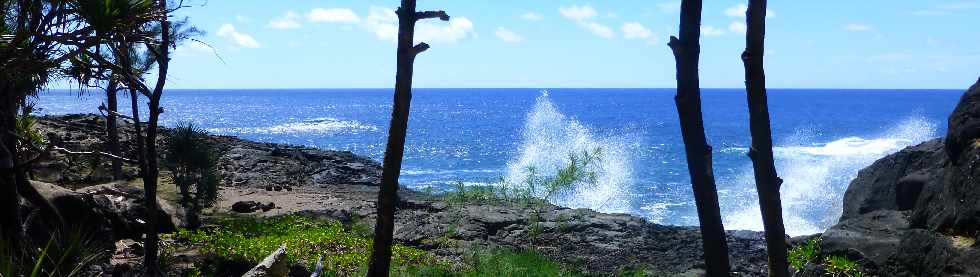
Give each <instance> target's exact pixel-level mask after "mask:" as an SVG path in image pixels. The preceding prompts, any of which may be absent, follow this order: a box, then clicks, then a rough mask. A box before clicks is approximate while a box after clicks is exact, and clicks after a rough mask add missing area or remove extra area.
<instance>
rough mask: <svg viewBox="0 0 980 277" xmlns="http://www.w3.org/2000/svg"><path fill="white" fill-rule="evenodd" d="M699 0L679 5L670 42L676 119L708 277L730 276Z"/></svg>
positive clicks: (685, 0)
mask: <svg viewBox="0 0 980 277" xmlns="http://www.w3.org/2000/svg"><path fill="white" fill-rule="evenodd" d="M700 26H701V0H684V1H683V2H682V3H681V23H680V39H678V38H677V37H671V38H670V44H669V45H670V48H671V49H672V50H673V53H674V58H675V60H676V62H677V96H676V97H674V101H675V102H676V104H677V115H678V117H679V118H680V124H681V135H682V136H683V139H684V147H685V148H684V150H685V151H686V153H687V168H688V173H689V174H690V175H691V184H692V186H693V188H694V199H695V201H696V203H697V210H698V220H699V221H700V224H701V242H702V243H703V246H704V260H705V265H706V267H707V268H706V270H707V273H708V276H729V262H728V243H727V241H726V240H725V228H724V226H723V225H722V222H721V212H720V211H719V207H718V192H717V191H716V188H715V177H714V173H713V172H712V167H711V146H710V145H708V141H707V138H706V137H705V135H704V122H703V119H702V116H701V91H700V87H699V84H698V82H699V81H698V59H699V55H700V52H701V45H700V43H699V41H698V40H699V39H700V36H701V30H700Z"/></svg>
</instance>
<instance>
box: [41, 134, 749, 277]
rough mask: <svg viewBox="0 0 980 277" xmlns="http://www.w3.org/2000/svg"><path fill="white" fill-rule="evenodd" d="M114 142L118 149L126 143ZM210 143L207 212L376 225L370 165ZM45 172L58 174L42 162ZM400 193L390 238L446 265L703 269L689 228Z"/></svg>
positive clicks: (91, 179)
mask: <svg viewBox="0 0 980 277" xmlns="http://www.w3.org/2000/svg"><path fill="white" fill-rule="evenodd" d="M100 120H101V117H100V116H98V115H64V116H44V117H39V118H38V126H39V129H40V130H42V133H52V134H55V135H60V136H62V137H65V138H68V139H69V140H65V141H64V143H65V144H66V145H71V146H73V147H75V148H76V150H84V151H91V150H95V149H96V148H97V147H99V143H101V142H99V141H96V140H95V138H98V135H99V134H100V132H101V125H99V123H100V122H101V121H100ZM129 124H131V122H129V123H123V125H124V126H122V127H121V130H124V132H123V133H124V134H128V131H127V130H128V126H130V125H129ZM69 130H70V132H69ZM122 137H123V141H124V142H123V145H126V144H125V140H126V139H127V138H128V136H126V135H123V136H122ZM211 140H212V142H214V143H215V146H216V148H217V149H218V152H219V158H218V161H219V162H218V167H219V174H220V175H221V177H222V186H221V188H220V190H219V192H220V195H221V197H220V200H219V202H218V203H217V205H216V206H215V207H214V208H213V209H211V211H210V213H212V214H221V213H231V207H232V206H233V205H234V204H235V203H238V202H241V201H255V202H257V203H263V204H264V203H270V202H271V203H274V204H275V208H273V209H270V210H268V211H256V212H253V213H249V214H248V216H254V217H273V216H280V215H287V214H299V215H306V216H310V217H316V218H322V219H331V220H338V221H340V222H343V223H345V224H355V223H359V222H361V221H365V222H373V220H374V214H375V206H374V204H375V202H376V200H377V183H378V179H377V176H379V175H380V165H379V164H378V163H377V162H374V161H372V160H370V159H368V158H365V157H362V156H358V155H354V154H352V153H350V152H345V151H332V150H320V149H315V148H312V147H305V146H294V145H283V144H275V143H259V142H252V141H247V140H243V139H239V138H236V137H229V136H211ZM46 165H47V166H48V167H49V168H58V166H54V165H53V164H50V163H49V164H46ZM68 168H70V166H69V167H68ZM38 171H39V172H49V171H50V170H45V169H44V168H42V169H39V170H38ZM38 176H44V175H43V174H38ZM52 177H54V176H47V177H41V178H40V179H41V180H40V181H45V182H51V183H61V184H74V185H75V186H80V185H79V184H82V183H90V185H96V184H99V183H100V182H101V181H100V177H98V176H93V175H92V174H89V175H88V177H87V178H76V177H73V176H67V175H65V176H60V178H62V180H56V179H51V178H52ZM45 178H48V179H45ZM168 185H170V183H162V186H168ZM399 196H400V198H401V202H400V205H399V207H398V209H397V213H396V220H395V221H396V227H395V240H396V241H397V242H399V243H402V244H404V245H407V246H413V247H418V248H421V249H426V250H428V251H430V252H431V253H433V254H435V255H436V256H438V257H440V258H443V259H446V260H454V261H459V260H460V259H461V257H462V256H463V252H464V250H466V249H470V248H472V247H504V248H510V249H531V250H535V251H538V252H540V253H542V254H544V255H545V256H548V257H550V258H553V259H555V260H557V261H560V262H562V263H565V264H569V265H572V266H575V267H577V268H579V269H580V270H582V271H583V272H585V273H590V274H611V273H614V272H616V271H617V270H624V269H644V270H652V272H655V273H657V274H665V275H677V274H684V275H686V274H699V273H702V272H703V271H702V269H701V267H703V265H702V264H703V259H702V258H701V251H702V250H701V242H700V235H699V231H698V228H697V227H696V226H666V225H659V224H654V223H650V222H648V221H647V220H645V219H642V218H640V217H638V216H634V215H628V214H605V213H599V212H595V211H592V210H588V209H569V208H563V207H559V206H555V205H552V204H548V203H542V204H539V205H534V206H525V205H517V204H513V203H482V202H472V203H467V202H464V203H454V202H451V201H447V199H446V198H445V197H440V196H439V195H434V194H427V193H423V192H419V191H414V190H411V189H408V188H406V187H404V186H402V188H401V190H400V191H399ZM161 197H162V198H164V199H166V198H167V197H164V196H161ZM531 214H534V215H535V216H533V217H531V216H530V215H531ZM372 228H373V225H372ZM532 229H533V230H532ZM727 234H728V241H729V247H730V250H731V255H732V257H733V271H736V272H739V273H742V274H745V275H747V276H764V275H765V272H766V269H765V265H766V254H765V241H764V238H763V236H762V233H761V232H755V231H728V232H727Z"/></svg>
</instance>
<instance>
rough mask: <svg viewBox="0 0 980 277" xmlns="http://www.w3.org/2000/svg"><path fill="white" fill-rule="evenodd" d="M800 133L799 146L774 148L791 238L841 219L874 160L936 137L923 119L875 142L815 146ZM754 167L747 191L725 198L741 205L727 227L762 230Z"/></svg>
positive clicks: (745, 174) (747, 173)
mask: <svg viewBox="0 0 980 277" xmlns="http://www.w3.org/2000/svg"><path fill="white" fill-rule="evenodd" d="M805 133H806V132H798V134H800V135H798V136H797V137H794V138H791V139H790V140H789V141H791V142H792V143H794V144H798V145H784V146H779V147H776V148H775V149H774V152H775V155H776V170H777V172H778V173H779V175H780V177H781V178H783V180H784V183H783V186H782V188H781V192H780V195H781V197H782V204H783V221H784V224H785V225H786V232H787V234H789V235H794V236H795V235H806V234H813V233H818V232H822V231H823V230H825V229H827V228H829V227H830V226H832V225H833V224H835V223H836V222H837V219H838V218H839V217H840V214H841V211H842V206H841V203H842V201H843V197H844V191H845V190H846V189H847V185H848V184H849V183H850V181H851V180H853V179H854V177H856V176H857V172H858V171H859V170H861V169H862V168H864V167H867V166H868V165H870V164H872V163H873V162H874V161H875V160H877V159H879V158H881V157H883V156H886V155H888V154H891V153H894V152H897V151H899V150H901V149H902V148H905V147H907V146H910V145H914V144H917V143H920V142H922V141H925V140H927V139H929V138H932V137H934V136H935V134H936V124H934V123H931V122H928V121H927V120H925V119H924V118H922V117H912V118H909V119H907V120H905V121H903V122H901V123H900V124H898V125H897V126H894V127H893V128H891V129H890V130H888V131H886V132H884V133H883V134H881V135H880V136H877V137H875V138H872V139H866V138H860V137H846V138H841V139H838V140H834V141H831V142H828V143H816V144H813V143H810V144H809V145H804V146H801V145H799V144H807V143H806V141H807V140H810V138H808V137H804V136H805ZM753 176H754V175H753V172H752V168H751V164H747V165H746V166H744V167H743V168H742V169H740V172H739V175H738V177H737V180H736V182H737V184H735V186H734V187H738V188H742V189H743V190H742V192H741V193H740V194H739V195H737V196H732V197H731V198H730V199H723V200H722V201H724V202H723V203H722V206H729V207H737V208H734V209H728V212H725V214H724V221H725V228H726V229H740V230H762V229H763V226H762V217H761V215H760V211H759V204H758V198H757V195H756V194H755V193H756V192H755V180H754V177H753Z"/></svg>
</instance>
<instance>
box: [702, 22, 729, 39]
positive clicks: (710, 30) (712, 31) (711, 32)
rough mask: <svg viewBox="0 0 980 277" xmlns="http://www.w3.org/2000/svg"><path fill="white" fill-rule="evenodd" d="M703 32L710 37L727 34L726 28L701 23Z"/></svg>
mask: <svg viewBox="0 0 980 277" xmlns="http://www.w3.org/2000/svg"><path fill="white" fill-rule="evenodd" d="M701 34H702V35H705V36H709V37H716V36H720V35H724V34H725V30H722V29H720V28H716V27H714V26H711V25H701Z"/></svg>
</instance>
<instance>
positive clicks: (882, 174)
mask: <svg viewBox="0 0 980 277" xmlns="http://www.w3.org/2000/svg"><path fill="white" fill-rule="evenodd" d="M942 150H943V141H942V140H941V139H934V140H930V141H927V142H925V143H922V144H919V145H916V146H911V147H908V148H906V149H904V150H902V151H899V152H897V153H894V154H891V155H888V156H887V157H884V158H882V159H880V160H878V161H876V162H874V164H872V165H871V166H868V167H867V168H864V169H862V170H861V171H860V172H858V176H857V178H855V179H854V180H853V181H851V184H850V185H849V186H848V187H847V191H845V192H844V211H843V213H842V214H841V218H840V221H844V220H847V219H850V218H854V217H857V216H859V215H862V214H866V213H870V212H874V211H878V210H896V211H897V210H907V209H908V208H909V207H902V206H907V205H908V203H915V201H917V198H918V196H917V195H918V194H919V193H918V192H917V191H921V190H923V188H924V187H929V186H935V185H936V184H937V183H938V181H937V179H936V178H937V177H938V176H941V175H942V172H943V164H945V163H946V160H947V159H946V154H945V153H944V152H943V151H942ZM903 181H904V182H903ZM913 181H914V182H913ZM916 182H918V183H920V184H915V183H916ZM915 186H921V188H919V189H918V190H916V189H915V188H914V187H915ZM899 193H901V194H899ZM900 204H901V205H900ZM903 208H904V209H903Z"/></svg>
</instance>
